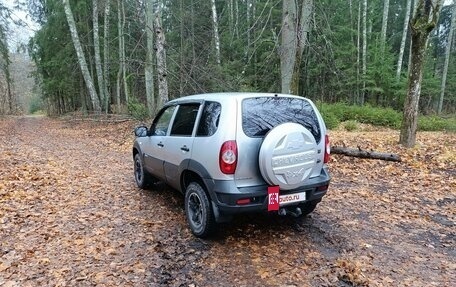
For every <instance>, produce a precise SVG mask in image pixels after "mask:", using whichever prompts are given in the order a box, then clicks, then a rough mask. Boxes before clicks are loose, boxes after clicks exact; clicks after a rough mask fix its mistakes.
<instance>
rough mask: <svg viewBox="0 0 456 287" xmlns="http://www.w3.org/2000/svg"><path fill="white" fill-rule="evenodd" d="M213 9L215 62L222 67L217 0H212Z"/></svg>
mask: <svg viewBox="0 0 456 287" xmlns="http://www.w3.org/2000/svg"><path fill="white" fill-rule="evenodd" d="M211 7H212V28H213V29H214V44H215V62H216V63H217V65H220V63H221V59H220V35H219V26H218V20H217V7H216V6H215V0H211Z"/></svg>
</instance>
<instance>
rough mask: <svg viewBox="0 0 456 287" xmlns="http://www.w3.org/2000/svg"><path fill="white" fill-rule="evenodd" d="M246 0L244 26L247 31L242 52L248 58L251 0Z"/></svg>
mask: <svg viewBox="0 0 456 287" xmlns="http://www.w3.org/2000/svg"><path fill="white" fill-rule="evenodd" d="M246 1H247V2H246V4H247V9H246V18H247V19H246V22H247V23H246V27H247V29H246V33H247V47H245V49H244V50H245V53H244V54H245V58H246V59H248V58H249V53H250V42H251V39H250V38H251V35H250V34H251V33H250V31H251V30H250V29H251V25H250V22H251V21H250V18H251V16H250V8H251V6H252V3H251V0H246Z"/></svg>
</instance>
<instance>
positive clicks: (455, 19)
mask: <svg viewBox="0 0 456 287" xmlns="http://www.w3.org/2000/svg"><path fill="white" fill-rule="evenodd" d="M455 26H456V0H453V10H452V12H451V24H450V32H449V35H448V43H447V46H446V50H445V64H444V66H443V73H442V87H441V89H440V99H439V106H438V109H437V112H438V113H439V114H441V113H442V107H443V98H444V96H445V88H446V80H447V74H448V64H449V63H450V54H451V44H452V43H453V34H454V32H453V30H454V29H455V28H454V27H455Z"/></svg>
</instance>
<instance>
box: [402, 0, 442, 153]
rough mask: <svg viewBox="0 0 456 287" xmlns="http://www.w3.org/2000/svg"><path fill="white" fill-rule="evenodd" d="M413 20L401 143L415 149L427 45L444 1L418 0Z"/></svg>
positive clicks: (411, 23)
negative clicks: (410, 57)
mask: <svg viewBox="0 0 456 287" xmlns="http://www.w3.org/2000/svg"><path fill="white" fill-rule="evenodd" d="M418 1H419V2H418V5H417V8H416V12H415V14H414V16H413V19H412V20H411V22H410V29H411V34H412V49H411V52H412V59H411V67H410V72H409V80H408V90H407V96H406V98H405V102H404V117H403V119H402V127H401V134H400V138H399V142H400V143H401V144H402V145H404V146H405V147H413V146H414V145H415V142H416V129H417V122H418V103H419V100H420V94H421V81H422V79H423V66H424V57H425V52H426V44H427V40H428V37H429V34H430V33H431V31H432V30H433V29H434V28H435V26H436V25H437V20H438V16H439V12H440V8H441V5H442V0H436V1H435V3H432V0H418Z"/></svg>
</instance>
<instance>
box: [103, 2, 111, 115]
mask: <svg viewBox="0 0 456 287" xmlns="http://www.w3.org/2000/svg"><path fill="white" fill-rule="evenodd" d="M105 5H106V6H105V10H104V19H105V20H104V32H103V38H104V41H103V78H104V95H105V98H104V104H105V110H106V113H108V112H109V104H110V102H111V95H110V91H109V87H110V85H109V41H108V39H109V23H110V21H109V15H110V12H111V0H106V2H105Z"/></svg>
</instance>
